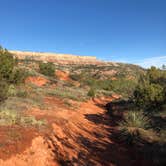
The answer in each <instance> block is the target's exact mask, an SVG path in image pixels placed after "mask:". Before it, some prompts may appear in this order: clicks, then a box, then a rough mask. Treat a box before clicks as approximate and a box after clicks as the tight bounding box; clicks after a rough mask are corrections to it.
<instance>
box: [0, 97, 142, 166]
mask: <svg viewBox="0 0 166 166" xmlns="http://www.w3.org/2000/svg"><path fill="white" fill-rule="evenodd" d="M111 100H112V99H111V98H110V99H103V100H102V99H100V100H97V99H96V100H91V101H88V102H85V103H80V105H79V109H78V110H69V109H67V108H66V106H64V105H63V103H62V102H61V101H60V100H59V99H56V98H47V99H46V101H45V102H47V104H50V106H51V108H52V109H49V110H39V109H34V110H31V111H30V112H29V113H30V114H33V115H35V116H36V117H37V118H41V117H44V118H46V119H47V121H48V123H49V124H50V125H51V128H52V129H51V131H49V132H48V133H47V134H43V135H41V136H38V137H36V138H34V139H33V140H32V145H31V147H30V148H28V149H26V150H25V151H24V152H23V153H21V154H17V155H14V156H12V157H11V158H9V159H7V160H5V161H3V160H0V166H30V165H31V166H38V165H40V166H60V165H69V166H72V165H73V166H94V165H95V166H130V165H134V166H135V165H141V163H137V164H135V160H133V158H132V157H133V156H132V155H130V154H132V153H130V152H129V150H127V149H126V148H125V147H124V146H121V145H119V144H117V143H115V142H113V141H112V139H111V131H112V129H113V127H112V126H111V120H110V118H109V117H108V116H107V115H105V110H104V109H103V108H102V105H104V104H105V103H107V102H109V101H111ZM76 104H77V105H78V103H76Z"/></svg>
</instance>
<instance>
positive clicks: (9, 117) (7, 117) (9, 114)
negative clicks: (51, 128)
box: [0, 110, 46, 127]
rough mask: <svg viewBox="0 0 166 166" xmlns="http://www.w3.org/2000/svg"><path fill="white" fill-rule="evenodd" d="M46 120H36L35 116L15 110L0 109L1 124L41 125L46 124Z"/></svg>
mask: <svg viewBox="0 0 166 166" xmlns="http://www.w3.org/2000/svg"><path fill="white" fill-rule="evenodd" d="M45 123H46V122H45V121H44V120H36V119H35V117H33V116H24V115H21V114H20V113H18V112H17V111H13V110H0V126H1V125H2V126H9V125H16V124H18V125H23V126H36V127H40V126H42V125H45Z"/></svg>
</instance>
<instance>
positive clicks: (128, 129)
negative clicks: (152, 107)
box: [119, 111, 150, 145]
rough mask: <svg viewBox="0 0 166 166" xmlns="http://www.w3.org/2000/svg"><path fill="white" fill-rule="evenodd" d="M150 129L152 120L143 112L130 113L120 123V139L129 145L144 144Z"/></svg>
mask: <svg viewBox="0 0 166 166" xmlns="http://www.w3.org/2000/svg"><path fill="white" fill-rule="evenodd" d="M149 127H150V120H149V118H148V117H146V116H145V115H144V114H143V113H142V112H137V111H133V112H132V111H129V112H127V114H125V115H124V120H122V121H121V122H119V128H120V139H121V140H122V141H124V142H126V143H127V144H129V145H133V144H136V143H142V141H143V139H144V137H147V130H146V129H148V128H149Z"/></svg>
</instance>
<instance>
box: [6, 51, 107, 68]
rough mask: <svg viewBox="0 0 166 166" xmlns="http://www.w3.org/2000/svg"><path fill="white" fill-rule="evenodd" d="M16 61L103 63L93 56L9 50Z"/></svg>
mask: <svg viewBox="0 0 166 166" xmlns="http://www.w3.org/2000/svg"><path fill="white" fill-rule="evenodd" d="M9 52H10V53H12V54H13V55H14V56H15V57H17V58H18V59H21V60H23V59H31V60H39V61H44V62H53V63H58V64H96V65H97V64H103V63H105V62H103V61H101V60H98V59H97V58H96V57H95V56H79V55H72V54H59V53H45V52H29V51H13V50H10V51H9Z"/></svg>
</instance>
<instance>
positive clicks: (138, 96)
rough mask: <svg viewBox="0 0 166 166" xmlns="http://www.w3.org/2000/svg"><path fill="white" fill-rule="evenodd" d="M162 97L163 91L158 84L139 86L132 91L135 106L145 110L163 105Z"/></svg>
mask: <svg viewBox="0 0 166 166" xmlns="http://www.w3.org/2000/svg"><path fill="white" fill-rule="evenodd" d="M164 97H165V96H164V89H163V87H162V86H160V85H159V84H149V83H147V84H145V85H139V86H138V87H137V88H136V90H135V91H134V101H135V104H136V105H137V106H138V107H140V108H143V109H146V110H148V109H151V108H156V107H157V106H158V105H160V104H161V103H163V101H164Z"/></svg>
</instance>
